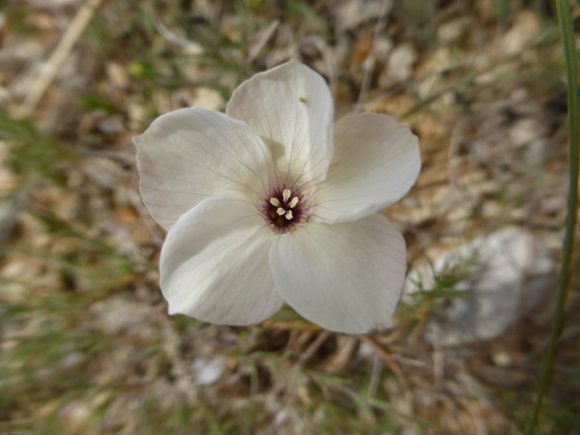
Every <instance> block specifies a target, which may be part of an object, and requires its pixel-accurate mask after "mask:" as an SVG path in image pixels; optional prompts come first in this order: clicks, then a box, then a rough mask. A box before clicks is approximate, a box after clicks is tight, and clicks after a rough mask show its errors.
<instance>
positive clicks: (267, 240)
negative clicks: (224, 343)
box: [159, 196, 282, 325]
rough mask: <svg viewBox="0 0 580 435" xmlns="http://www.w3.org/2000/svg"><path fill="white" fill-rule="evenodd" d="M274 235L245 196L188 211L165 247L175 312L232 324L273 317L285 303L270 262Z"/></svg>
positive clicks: (163, 267) (162, 265)
mask: <svg viewBox="0 0 580 435" xmlns="http://www.w3.org/2000/svg"><path fill="white" fill-rule="evenodd" d="M272 237H273V233H272V232H271V231H270V230H269V229H268V228H267V226H266V225H265V222H264V221H263V219H262V217H261V216H260V215H259V214H258V212H257V210H256V208H255V206H254V205H253V204H251V203H249V202H248V201H247V200H246V199H245V198H241V197H224V196H214V197H211V198H208V199H206V200H205V201H203V202H201V203H200V204H198V205H197V206H196V207H195V208H193V209H192V210H190V211H188V212H187V213H186V214H185V215H183V216H182V217H181V218H179V220H178V221H177V222H176V223H175V225H174V226H173V227H172V228H171V230H170V231H169V233H168V234H167V239H166V240H165V244H164V245H163V248H162V250H161V258H160V261H159V269H160V275H161V276H160V282H161V291H162V292H163V296H165V299H167V301H168V303H169V313H170V314H175V313H181V314H187V315H189V316H192V317H195V318H196V319H200V320H203V321H207V322H212V323H217V324H227V325H248V324H252V323H258V322H261V321H262V320H264V319H267V318H268V317H270V316H271V315H272V314H274V313H275V312H276V311H277V310H278V309H279V308H280V306H281V304H282V300H281V298H280V295H279V293H278V292H277V291H276V290H275V287H274V283H273V281H272V275H271V272H270V268H269V266H268V260H267V257H268V252H269V250H270V247H271V243H272Z"/></svg>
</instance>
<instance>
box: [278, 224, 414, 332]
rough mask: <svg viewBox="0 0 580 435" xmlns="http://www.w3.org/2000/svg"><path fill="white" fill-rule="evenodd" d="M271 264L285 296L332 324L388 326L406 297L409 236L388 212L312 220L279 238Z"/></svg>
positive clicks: (342, 327)
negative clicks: (350, 219)
mask: <svg viewBox="0 0 580 435" xmlns="http://www.w3.org/2000/svg"><path fill="white" fill-rule="evenodd" d="M270 264H271V265H272V274H273V275H274V282H275V283H276V286H277V288H278V289H279V291H280V293H281V294H282V297H283V298H284V300H285V301H286V302H287V303H288V304H289V305H290V306H292V308H294V309H295V310H296V311H297V312H298V313H300V314H301V315H302V316H304V317H305V318H307V319H308V320H310V321H312V322H314V323H317V324H319V325H321V326H323V327H324V328H326V329H330V330H332V331H338V332H346V333H351V334H360V333H365V332H368V331H370V330H371V329H374V328H382V327H388V326H390V325H391V317H392V315H393V312H394V311H395V308H396V307H397V304H398V302H399V299H400V296H401V290H402V286H403V281H404V278H405V269H406V250H405V240H404V239H403V237H402V236H401V234H400V233H399V232H398V231H397V230H396V229H394V228H393V227H392V226H391V224H389V222H388V221H387V219H386V218H385V217H384V216H381V215H379V214H374V215H372V216H369V217H366V218H364V219H361V220H358V221H355V222H348V223H340V224H334V225H328V224H321V223H310V224H308V225H305V226H304V227H303V228H299V229H298V230H296V231H293V232H290V233H287V234H284V235H282V236H280V237H278V238H277V239H276V241H275V243H274V245H273V246H272V251H271V253H270Z"/></svg>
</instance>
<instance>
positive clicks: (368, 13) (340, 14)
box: [335, 0, 393, 33]
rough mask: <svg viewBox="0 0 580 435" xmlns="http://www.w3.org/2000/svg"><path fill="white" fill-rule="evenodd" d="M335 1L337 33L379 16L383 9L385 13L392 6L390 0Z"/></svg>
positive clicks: (385, 13)
mask: <svg viewBox="0 0 580 435" xmlns="http://www.w3.org/2000/svg"><path fill="white" fill-rule="evenodd" d="M337 3H338V5H337V6H336V9H335V11H336V28H337V30H338V32H339V33H341V32H344V31H345V30H350V29H353V28H355V27H357V26H359V25H361V24H363V23H364V22H366V21H370V20H372V19H376V18H379V17H380V16H381V14H382V13H383V10H384V15H387V14H388V13H389V12H390V10H391V9H392V7H393V1H392V0H341V1H339V2H337ZM383 8H384V9H383Z"/></svg>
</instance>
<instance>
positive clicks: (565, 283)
mask: <svg viewBox="0 0 580 435" xmlns="http://www.w3.org/2000/svg"><path fill="white" fill-rule="evenodd" d="M556 7H557V9H558V21H559V23H560V32H561V33H562V45H563V47H564V63H565V66H566V76H567V82H568V136H569V140H570V142H569V148H568V153H569V159H570V160H569V163H568V165H569V167H568V189H569V190H568V201H567V211H566V230H565V233H564V241H563V246H562V265H561V268H560V276H559V279H558V294H557V301H556V308H555V314H554V320H553V321H552V327H551V330H550V342H549V345H548V350H547V352H546V355H545V357H544V361H543V363H542V372H541V377H540V380H539V382H538V388H537V396H536V402H535V404H534V409H533V414H532V418H531V420H530V425H529V428H528V433H529V434H534V433H536V425H537V423H538V417H539V415H540V411H541V409H542V402H543V399H544V396H545V394H546V392H547V391H548V388H549V387H550V382H551V379H552V373H553V371H554V362H555V359H556V350H557V348H558V341H559V339H560V335H561V333H562V327H563V324H564V307H565V305H566V297H567V295H568V287H569V284H570V264H571V262H572V254H573V251H574V240H575V231H576V214H577V207H578V145H579V144H578V142H579V139H580V132H579V122H580V118H579V113H580V111H579V108H578V66H577V61H576V49H575V47H574V34H573V28H572V20H571V19H570V5H569V3H568V0H556Z"/></svg>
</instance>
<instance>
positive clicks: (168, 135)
mask: <svg viewBox="0 0 580 435" xmlns="http://www.w3.org/2000/svg"><path fill="white" fill-rule="evenodd" d="M134 142H135V145H136V146H137V151H138V154H137V159H138V160H137V162H138V168H139V175H140V177H141V182H140V188H141V194H142V196H143V201H144V202H145V205H146V206H147V208H148V210H149V212H150V213H151V215H152V216H153V217H154V218H155V220H157V222H159V224H160V225H161V226H163V227H164V228H166V229H169V228H171V226H172V225H173V224H174V223H175V221H176V220H177V219H178V218H179V217H180V216H181V215H182V214H184V213H185V212H186V211H187V210H189V209H190V208H192V207H193V206H195V205H196V204H198V203H199V202H200V201H202V200H204V199H205V198H207V197H208V196H210V195H214V194H216V193H217V194H223V193H227V192H232V191H233V192H242V193H246V194H253V193H254V192H264V191H265V186H264V183H265V184H267V183H268V182H269V174H268V170H269V169H271V168H272V163H271V155H270V153H269V150H268V148H267V147H266V146H265V145H264V143H263V142H262V141H261V140H260V138H258V137H257V136H256V135H254V134H253V133H252V132H251V131H250V130H249V128H248V126H247V125H245V124H244V123H242V122H240V121H238V120H235V119H232V118H229V117H227V116H226V115H224V114H223V113H219V112H215V111H212V110H206V109H201V108H191V109H180V110H176V111H174V112H170V113H167V114H165V115H162V116H160V117H159V118H157V119H156V120H155V121H153V123H152V124H151V126H150V127H149V128H148V129H147V130H146V131H145V133H143V134H142V135H141V136H138V137H136V138H135V139H134Z"/></svg>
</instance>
